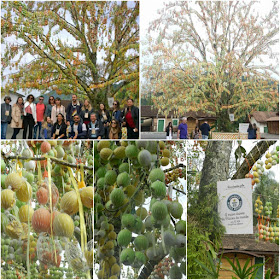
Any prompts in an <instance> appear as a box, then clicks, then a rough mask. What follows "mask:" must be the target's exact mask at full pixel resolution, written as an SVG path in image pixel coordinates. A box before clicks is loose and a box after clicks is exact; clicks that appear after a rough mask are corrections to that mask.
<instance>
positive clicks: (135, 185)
mask: <svg viewBox="0 0 280 280" xmlns="http://www.w3.org/2000/svg"><path fill="white" fill-rule="evenodd" d="M103 142H105V143H103ZM168 145H170V144H168ZM168 145H166V144H165V143H164V142H163V141H136V142H133V141H120V142H113V141H111V142H108V141H99V142H97V143H95V153H94V161H95V163H97V164H96V165H95V168H96V171H95V186H96V188H95V194H94V202H95V203H94V210H95V225H94V229H95V238H94V240H95V251H96V256H97V257H96V260H95V263H98V271H97V276H98V278H99V279H116V278H119V276H120V273H121V269H122V268H124V269H125V267H130V268H132V269H133V270H134V272H135V273H139V272H140V271H141V269H142V268H143V266H144V265H146V264H147V262H149V261H153V260H156V261H160V260H161V259H162V258H163V257H164V256H165V255H168V254H170V252H173V255H172V256H171V257H170V258H171V259H174V264H175V263H176V264H177V265H178V267H180V264H181V263H183V262H184V260H185V259H186V242H184V240H186V222H185V221H184V220H182V217H183V207H182V204H181V203H180V201H179V200H178V199H175V200H174V201H170V200H168V199H170V198H169V197H168V195H167V189H168V187H167V184H166V174H165V172H164V170H163V169H164V168H166V166H167V165H168V164H169V163H170V162H172V161H173V159H172V158H171V156H172V153H171V152H170V150H171V149H170V146H168ZM122 147H124V148H125V149H124V148H122ZM105 148H106V150H103V149H105ZM109 150H110V151H109ZM123 151H124V152H123ZM101 152H102V153H101ZM107 152H108V154H107ZM106 154H107V155H106ZM166 159H168V162H167V160H166ZM175 170H179V169H178V168H176V169H175ZM169 172H170V171H169ZM176 173H177V171H176ZM179 174H180V176H179ZM180 177H181V178H183V177H184V176H183V172H182V168H180V171H179V172H178V176H177V177H176V180H178V178H180ZM178 181H179V180H178ZM147 197H150V198H151V203H150V206H149V204H148V203H147V200H146V199H147ZM171 219H172V220H173V221H175V225H174V227H173V226H172V224H171ZM171 240H172V241H171ZM172 247H174V250H173V249H172ZM184 250H185V251H184ZM116 252H118V253H116ZM175 259H176V260H175ZM173 274H174V275H175V276H176V277H177V276H178V274H179V273H177V274H176V271H175V272H172V271H171V276H173ZM135 275H136V274H135ZM169 276H170V275H169ZM181 277H183V274H182V273H181Z"/></svg>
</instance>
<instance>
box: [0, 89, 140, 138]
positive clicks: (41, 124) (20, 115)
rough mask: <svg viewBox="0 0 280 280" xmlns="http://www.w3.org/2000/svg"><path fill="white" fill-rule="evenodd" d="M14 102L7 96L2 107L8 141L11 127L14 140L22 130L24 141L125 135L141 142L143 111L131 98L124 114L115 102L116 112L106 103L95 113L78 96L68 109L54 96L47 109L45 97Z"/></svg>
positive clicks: (20, 99)
mask: <svg viewBox="0 0 280 280" xmlns="http://www.w3.org/2000/svg"><path fill="white" fill-rule="evenodd" d="M10 102H11V97H10V96H6V97H5V98H4V103H2V104H1V139H6V134H7V128H8V125H9V124H10V126H11V128H13V135H12V138H11V139H16V137H17V135H18V134H19V132H20V130H21V129H23V135H22V139H26V138H27V139H121V138H122V137H123V132H125V133H126V134H127V135H126V138H127V139H138V138H139V109H138V107H136V106H134V102H133V99H131V98H129V99H127V106H126V107H125V108H124V109H123V110H121V109H120V103H119V102H118V101H114V103H113V110H112V111H109V110H107V109H106V107H105V104H102V103H101V104H99V109H97V110H94V109H93V108H92V105H91V104H90V101H89V100H87V99H86V100H84V103H83V104H82V103H81V102H79V100H78V99H77V95H76V94H73V95H72V102H71V103H70V104H69V105H68V106H67V108H65V107H64V106H63V105H62V104H61V99H60V98H59V97H56V98H54V97H53V96H50V97H49V100H48V104H47V105H45V103H44V97H43V96H40V97H39V100H38V102H35V98H34V96H33V95H32V94H30V95H28V96H27V98H26V101H25V102H24V100H23V98H22V97H18V98H17V101H16V103H15V104H14V105H13V106H11V105H10Z"/></svg>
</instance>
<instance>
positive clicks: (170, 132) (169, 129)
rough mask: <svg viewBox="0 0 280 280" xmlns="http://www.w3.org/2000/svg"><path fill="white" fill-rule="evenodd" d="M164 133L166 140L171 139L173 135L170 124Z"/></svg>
mask: <svg viewBox="0 0 280 280" xmlns="http://www.w3.org/2000/svg"><path fill="white" fill-rule="evenodd" d="M165 131H166V139H169V140H171V139H172V135H173V126H172V123H171V122H169V124H168V126H167V127H166V129H165Z"/></svg>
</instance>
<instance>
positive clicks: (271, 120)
mask: <svg viewBox="0 0 280 280" xmlns="http://www.w3.org/2000/svg"><path fill="white" fill-rule="evenodd" d="M267 122H279V116H278V117H271V118H269V119H268V120H267Z"/></svg>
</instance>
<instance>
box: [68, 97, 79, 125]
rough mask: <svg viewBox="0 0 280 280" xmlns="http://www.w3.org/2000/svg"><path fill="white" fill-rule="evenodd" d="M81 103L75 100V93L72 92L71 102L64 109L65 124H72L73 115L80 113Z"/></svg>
mask: <svg viewBox="0 0 280 280" xmlns="http://www.w3.org/2000/svg"><path fill="white" fill-rule="evenodd" d="M81 109H82V104H80V102H79V101H78V100H77V95H76V94H72V103H71V104H69V105H68V107H67V109H66V124H67V125H68V126H69V125H72V124H73V122H74V116H75V115H79V116H80V114H81Z"/></svg>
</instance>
